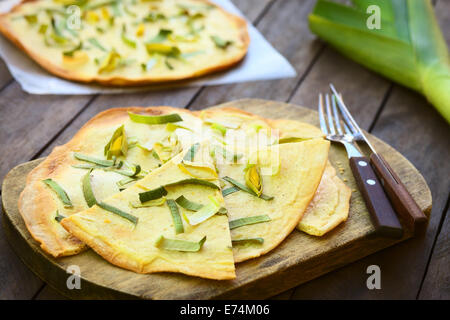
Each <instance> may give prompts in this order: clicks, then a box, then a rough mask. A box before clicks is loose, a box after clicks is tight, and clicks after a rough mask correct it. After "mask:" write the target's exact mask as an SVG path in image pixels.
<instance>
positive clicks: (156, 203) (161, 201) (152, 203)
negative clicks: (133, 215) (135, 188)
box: [130, 197, 166, 209]
mask: <svg viewBox="0 0 450 320" xmlns="http://www.w3.org/2000/svg"><path fill="white" fill-rule="evenodd" d="M164 203H166V198H165V197H162V198H159V199H155V200H150V201H147V202H144V203H135V202H130V205H131V206H132V207H133V208H135V209H137V208H150V207H158V206H161V205H163V204H164Z"/></svg>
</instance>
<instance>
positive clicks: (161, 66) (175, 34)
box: [0, 0, 249, 85]
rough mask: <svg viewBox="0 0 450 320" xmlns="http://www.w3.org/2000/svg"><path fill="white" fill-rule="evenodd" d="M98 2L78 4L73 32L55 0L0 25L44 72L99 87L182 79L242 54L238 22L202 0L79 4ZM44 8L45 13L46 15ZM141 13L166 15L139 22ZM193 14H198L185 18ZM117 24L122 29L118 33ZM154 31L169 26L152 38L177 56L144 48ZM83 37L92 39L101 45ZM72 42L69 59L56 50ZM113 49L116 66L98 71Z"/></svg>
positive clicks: (244, 39) (243, 32)
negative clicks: (57, 33) (57, 34)
mask: <svg viewBox="0 0 450 320" xmlns="http://www.w3.org/2000/svg"><path fill="white" fill-rule="evenodd" d="M101 2H104V0H97V1H92V0H91V1H89V2H88V5H87V6H86V7H81V8H82V9H81V28H77V27H76V26H75V27H74V28H73V29H70V28H66V27H65V26H69V27H70V25H72V23H73V22H75V23H76V19H74V18H71V17H72V16H70V14H69V15H66V16H65V18H64V16H63V15H61V14H58V13H54V12H56V10H57V11H60V12H66V10H68V9H67V8H66V7H64V6H63V4H62V3H61V2H57V1H55V0H39V1H30V2H25V3H23V4H22V5H20V6H19V7H17V8H16V9H15V10H13V11H12V12H11V13H10V14H7V15H5V16H3V17H2V18H1V19H0V27H1V28H0V30H1V31H2V32H3V33H5V34H6V35H7V36H9V38H13V40H14V41H15V42H18V43H19V44H20V46H22V47H23V48H24V49H25V51H26V52H28V53H29V54H30V55H31V57H32V58H34V59H35V60H36V61H37V62H38V63H40V64H41V65H42V66H43V67H44V68H46V69H48V70H49V71H50V72H53V73H56V74H57V75H59V76H62V77H64V78H69V79H73V80H77V81H85V82H89V81H98V82H102V83H105V84H107V83H111V84H121V85H127V84H138V83H149V82H160V81H170V80H178V79H186V78H190V77H194V76H198V75H201V74H204V73H207V72H210V71H214V70H216V69H221V68H223V67H226V66H229V65H232V64H234V63H236V62H238V61H239V60H240V59H241V58H243V56H244V55H245V53H246V51H247V46H248V41H249V40H248V35H247V29H246V25H245V22H244V21H243V20H242V19H241V18H238V17H236V16H233V15H231V14H229V13H227V12H225V11H224V10H222V9H221V8H218V7H216V6H215V5H212V4H210V3H208V2H206V1H199V0H163V1H145V0H118V2H117V3H119V5H118V6H117V9H114V7H113V6H111V5H105V6H101V7H99V8H95V9H92V10H88V9H83V8H88V6H89V5H91V4H96V3H101ZM183 8H186V9H183ZM51 10H53V13H50V14H49V13H48V12H51ZM115 12H117V13H115ZM183 12H185V13H184V14H183ZM186 12H188V14H186ZM149 14H151V15H153V16H157V15H163V16H164V17H166V18H164V19H157V20H156V21H153V22H146V21H144V20H145V18H146V17H148V16H149ZM34 15H35V18H36V19H37V21H34V22H31V23H30V22H29V21H27V19H25V18H24V16H34ZM195 15H196V16H197V17H198V18H192V17H193V16H195ZM52 17H53V19H55V21H56V24H57V25H60V30H62V31H61V32H62V36H64V37H66V38H67V39H68V40H67V41H66V43H63V44H58V43H56V44H55V43H54V40H53V38H51V34H52V32H53V29H54V28H52V21H51V19H52ZM112 17H114V24H113V25H110V24H109V19H110V18H112ZM65 19H66V20H65ZM33 20H34V17H33ZM66 22H68V23H66ZM124 25H125V26H126V27H125V28H126V32H123V26H124ZM42 26H47V30H46V32H45V34H44V33H42V29H41V28H42ZM68 29H70V30H68ZM161 29H167V30H171V31H172V33H171V34H170V35H169V36H168V37H167V39H163V40H162V41H158V43H161V44H164V45H166V46H175V47H177V48H178V49H179V50H180V52H181V53H180V55H178V56H177V57H168V56H166V55H163V54H155V53H149V52H148V50H147V47H146V43H147V42H149V41H150V40H152V39H154V38H155V37H156V36H157V35H158V33H159V32H160V30H161ZM40 30H41V32H40ZM192 30H198V31H197V32H195V36H192V34H191V32H192ZM123 34H125V35H126V37H127V38H128V39H130V40H131V41H133V42H134V43H135V45H136V48H133V47H131V46H130V45H128V44H127V42H126V41H124V40H123V39H122V35H123ZM213 36H217V37H219V38H220V39H222V40H224V41H231V42H232V43H231V44H230V45H228V46H226V48H220V47H218V46H217V45H216V43H215V42H214V41H213V40H212V38H211V37H213ZM46 37H47V38H49V39H50V40H49V41H48V42H53V43H52V44H50V45H49V44H46V41H45V38H46ZM91 39H95V40H96V41H97V43H98V44H100V45H101V47H103V48H104V49H105V50H102V49H101V48H100V47H99V46H98V45H95V44H94V43H93V40H91ZM80 41H81V42H82V48H81V50H79V51H76V52H74V54H73V56H72V57H69V56H64V54H63V52H67V51H70V50H71V49H74V48H75V47H76V46H78V45H79V43H80ZM113 49H114V50H115V51H116V52H117V53H119V54H120V62H119V65H118V66H117V67H115V68H114V69H113V70H111V71H104V72H99V69H100V68H101V65H102V62H104V61H105V59H107V56H108V53H109V52H111V50H113ZM142 65H146V66H148V68H147V69H148V70H144V68H143V67H142Z"/></svg>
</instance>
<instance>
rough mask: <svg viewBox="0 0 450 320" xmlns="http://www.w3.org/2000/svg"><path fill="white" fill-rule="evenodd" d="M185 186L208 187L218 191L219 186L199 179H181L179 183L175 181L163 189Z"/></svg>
mask: <svg viewBox="0 0 450 320" xmlns="http://www.w3.org/2000/svg"><path fill="white" fill-rule="evenodd" d="M185 184H196V185H200V186H204V187H208V188H212V189H217V190H219V189H220V188H219V186H217V185H216V184H214V183H212V182H209V181H206V180H200V179H195V178H192V179H183V180H180V181H176V182H172V183H168V184H166V185H165V187H174V186H179V185H185Z"/></svg>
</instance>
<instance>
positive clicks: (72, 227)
mask: <svg viewBox="0 0 450 320" xmlns="http://www.w3.org/2000/svg"><path fill="white" fill-rule="evenodd" d="M61 224H62V225H63V227H64V228H65V229H66V230H67V231H69V232H71V233H72V234H74V235H75V236H77V237H79V238H80V239H83V241H84V242H85V243H86V244H87V245H88V246H89V247H91V248H92V249H93V250H94V251H95V252H97V253H98V254H99V255H101V256H102V257H103V258H104V259H105V260H107V261H109V262H110V263H112V264H114V265H116V266H119V267H121V268H124V269H128V270H131V271H134V272H137V273H144V274H145V273H154V272H179V273H183V274H187V275H191V276H197V277H202V278H207V279H214V280H231V279H235V278H236V273H235V271H234V268H233V271H217V270H212V269H208V268H204V266H203V268H201V271H199V270H197V269H194V268H192V267H189V266H185V265H183V264H178V265H174V264H170V263H168V264H165V265H164V266H161V267H155V266H153V265H152V264H149V265H141V264H133V263H130V259H129V258H128V257H127V256H126V255H125V254H118V253H117V251H115V250H114V249H113V248H112V247H111V246H110V245H108V244H107V243H105V242H104V241H102V240H101V239H100V238H98V237H95V236H91V235H90V234H88V233H87V232H85V231H83V230H82V229H81V228H79V227H78V226H77V224H76V223H74V222H73V221H71V220H70V219H64V220H62V221H61Z"/></svg>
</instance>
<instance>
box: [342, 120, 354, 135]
mask: <svg viewBox="0 0 450 320" xmlns="http://www.w3.org/2000/svg"><path fill="white" fill-rule="evenodd" d="M344 129H345V133H347V134H352V132H351V131H350V129H349V128H348V127H347V125H346V124H345V122H344Z"/></svg>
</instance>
